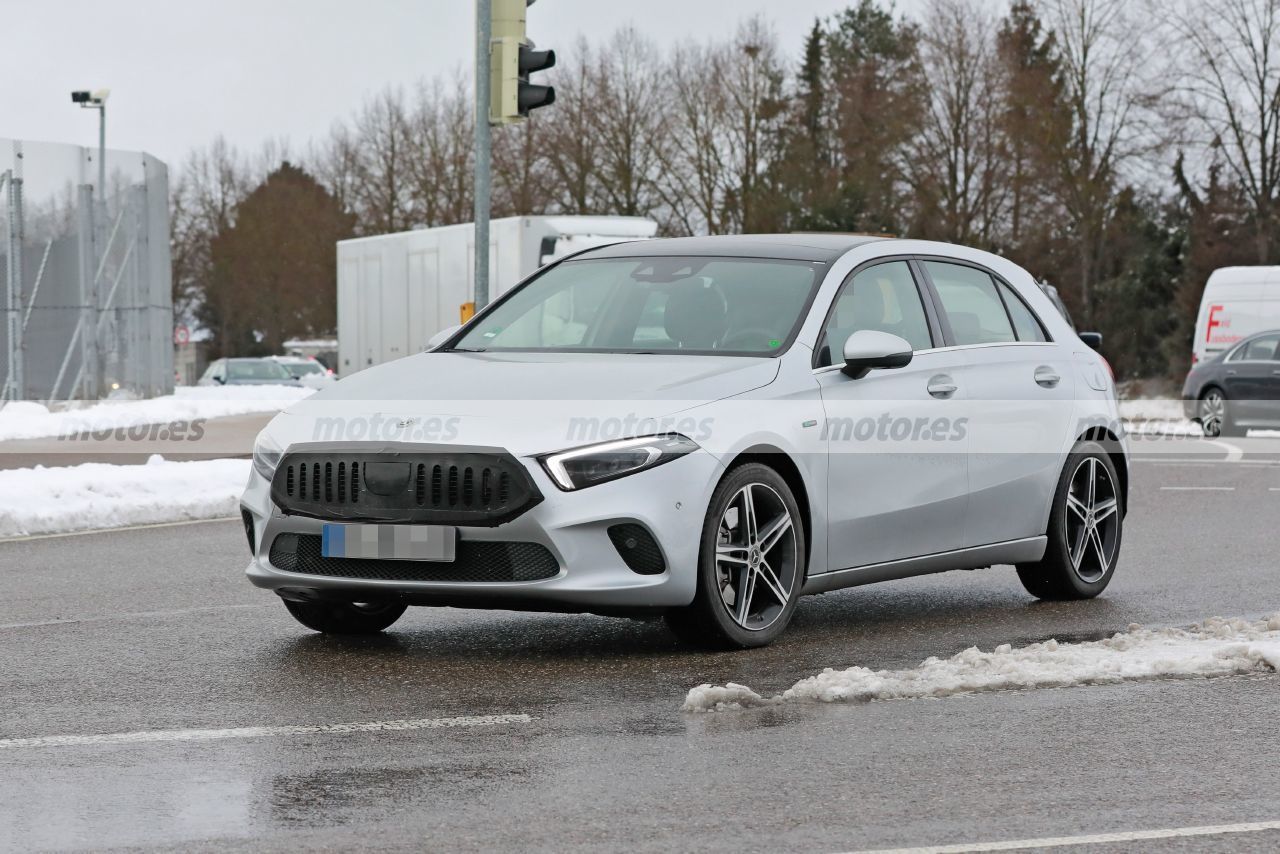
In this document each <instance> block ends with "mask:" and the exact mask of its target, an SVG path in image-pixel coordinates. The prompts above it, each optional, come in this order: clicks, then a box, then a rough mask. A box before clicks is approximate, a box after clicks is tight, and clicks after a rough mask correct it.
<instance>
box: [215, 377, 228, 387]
mask: <svg viewBox="0 0 1280 854" xmlns="http://www.w3.org/2000/svg"><path fill="white" fill-rule="evenodd" d="M213 381H214V382H215V383H217V384H218V385H226V384H227V378H226V377H220V376H217V375H215V376H214V378H213Z"/></svg>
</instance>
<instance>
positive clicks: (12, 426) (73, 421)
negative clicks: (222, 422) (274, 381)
mask: <svg viewBox="0 0 1280 854" xmlns="http://www.w3.org/2000/svg"><path fill="white" fill-rule="evenodd" d="M314 393H315V389H311V388H299V387H296V386H282V385H259V386H209V387H206V386H192V387H183V388H179V389H177V390H176V391H175V392H174V393H173V394H171V395H165V396H163V397H156V398H152V399H151V400H107V401H102V402H101V403H93V404H91V405H89V406H86V407H84V408H81V409H71V408H68V409H63V410H59V411H56V412H54V411H50V410H49V408H48V407H45V406H42V405H40V404H39V403H31V402H28V401H15V402H13V403H10V404H8V405H5V406H0V441H4V440H6V439H39V438H44V437H48V436H66V435H69V434H72V433H83V432H85V431H97V430H114V429H116V428H118V427H136V426H139V425H142V424H168V423H170V422H173V421H194V420H196V419H198V418H225V417H227V416H230V415H247V414H249V413H252V412H279V411H280V410H281V409H284V408H285V407H287V406H289V405H290V404H292V403H293V402H294V401H297V400H301V399H302V398H304V397H309V396H310V395H312V394H314Z"/></svg>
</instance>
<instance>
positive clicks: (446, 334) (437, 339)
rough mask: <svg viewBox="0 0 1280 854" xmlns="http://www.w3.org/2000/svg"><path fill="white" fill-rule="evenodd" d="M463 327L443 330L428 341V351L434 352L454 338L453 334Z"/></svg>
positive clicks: (451, 327)
mask: <svg viewBox="0 0 1280 854" xmlns="http://www.w3.org/2000/svg"><path fill="white" fill-rule="evenodd" d="M461 328H462V327H461V326H450V327H449V328H448V329H441V330H440V331H439V332H437V333H436V334H435V335H432V336H431V337H430V338H428V339H427V349H428V350H434V349H435V348H437V347H439V346H440V345H441V344H443V343H444V342H446V341H448V340H449V339H450V338H452V337H453V334H454V333H455V332H457V331H458V330H459V329H461Z"/></svg>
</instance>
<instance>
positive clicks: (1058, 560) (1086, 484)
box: [1017, 442, 1124, 601]
mask: <svg viewBox="0 0 1280 854" xmlns="http://www.w3.org/2000/svg"><path fill="white" fill-rule="evenodd" d="M1123 502H1124V495H1123V494H1122V491H1121V488H1120V478H1119V477H1118V476H1117V474H1116V468H1115V464H1114V463H1112V461H1111V455H1110V454H1108V453H1107V451H1106V450H1105V449H1104V448H1103V447H1102V446H1101V445H1099V444H1098V443H1097V442H1081V443H1080V444H1078V445H1076V447H1075V449H1074V450H1073V451H1072V453H1071V455H1070V456H1069V457H1068V458H1067V464H1066V465H1065V466H1063V469H1062V474H1061V476H1060V477H1059V478H1058V489H1057V491H1056V492H1055V493H1054V499H1053V509H1052V511H1051V513H1050V517H1049V531H1048V539H1049V544H1048V546H1047V547H1046V549H1045V553H1044V557H1043V558H1041V559H1040V560H1039V561H1038V562H1036V563H1025V564H1019V565H1018V567H1017V569H1018V579H1019V580H1020V581H1021V582H1022V586H1023V587H1024V588H1026V591H1027V592H1028V593H1030V594H1031V595H1032V596H1034V597H1036V598H1037V599H1044V600H1049V601H1054V600H1058V601H1061V600H1071V599H1092V598H1094V597H1095V596H1097V595H1098V594H1100V593H1101V592H1102V591H1103V590H1106V589H1107V585H1108V584H1110V583H1111V578H1112V576H1114V575H1115V567H1116V562H1117V560H1118V559H1119V557H1120V539H1121V534H1122V533H1123V529H1124V504H1123Z"/></svg>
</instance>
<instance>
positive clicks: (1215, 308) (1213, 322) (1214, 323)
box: [1204, 305, 1222, 343]
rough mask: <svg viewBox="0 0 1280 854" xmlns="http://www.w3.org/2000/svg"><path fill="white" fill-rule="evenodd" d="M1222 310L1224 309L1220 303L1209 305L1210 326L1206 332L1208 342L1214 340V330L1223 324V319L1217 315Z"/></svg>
mask: <svg viewBox="0 0 1280 854" xmlns="http://www.w3.org/2000/svg"><path fill="white" fill-rule="evenodd" d="M1220 311H1222V306H1220V305H1211V306H1209V328H1208V330H1206V331H1205V333H1204V340H1205V342H1206V343H1207V342H1209V341H1212V340H1213V330H1214V329H1216V328H1217V327H1219V326H1221V325H1222V321H1221V320H1218V319H1217V318H1216V317H1215V315H1217V313H1218V312H1220Z"/></svg>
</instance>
